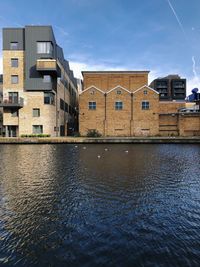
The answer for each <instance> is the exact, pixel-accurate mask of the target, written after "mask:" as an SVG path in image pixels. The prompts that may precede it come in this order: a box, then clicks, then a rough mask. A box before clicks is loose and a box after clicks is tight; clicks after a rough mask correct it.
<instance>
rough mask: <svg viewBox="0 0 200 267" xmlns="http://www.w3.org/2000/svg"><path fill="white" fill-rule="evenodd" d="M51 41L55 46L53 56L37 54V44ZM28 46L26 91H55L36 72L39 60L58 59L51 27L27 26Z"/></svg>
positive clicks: (51, 85) (54, 46)
mask: <svg viewBox="0 0 200 267" xmlns="http://www.w3.org/2000/svg"><path fill="white" fill-rule="evenodd" d="M38 41H47V42H48V41H50V42H52V44H53V53H52V54H50V55H49V54H37V42H38ZM25 44H26V52H25V55H26V81H25V88H26V90H50V89H55V88H52V87H53V83H54V84H56V83H55V82H53V83H52V84H48V83H46V84H45V83H44V82H43V75H42V74H41V73H40V72H38V71H37V70H36V62H37V59H40V58H50V57H51V58H55V59H56V41H55V37H54V34H53V30H52V27H51V26H26V27H25Z"/></svg>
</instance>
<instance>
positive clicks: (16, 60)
mask: <svg viewBox="0 0 200 267" xmlns="http://www.w3.org/2000/svg"><path fill="white" fill-rule="evenodd" d="M11 67H13V68H17V67H18V58H11Z"/></svg>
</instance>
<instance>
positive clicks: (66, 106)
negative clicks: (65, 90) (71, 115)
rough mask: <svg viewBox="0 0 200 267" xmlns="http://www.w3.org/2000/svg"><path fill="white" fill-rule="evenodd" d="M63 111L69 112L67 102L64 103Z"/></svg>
mask: <svg viewBox="0 0 200 267" xmlns="http://www.w3.org/2000/svg"><path fill="white" fill-rule="evenodd" d="M65 112H69V106H68V104H67V103H65Z"/></svg>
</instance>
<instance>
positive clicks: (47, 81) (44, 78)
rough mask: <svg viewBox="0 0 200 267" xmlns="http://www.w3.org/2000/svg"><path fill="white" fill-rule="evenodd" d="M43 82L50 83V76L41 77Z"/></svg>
mask: <svg viewBox="0 0 200 267" xmlns="http://www.w3.org/2000/svg"><path fill="white" fill-rule="evenodd" d="M43 82H44V83H50V82H51V75H44V76H43Z"/></svg>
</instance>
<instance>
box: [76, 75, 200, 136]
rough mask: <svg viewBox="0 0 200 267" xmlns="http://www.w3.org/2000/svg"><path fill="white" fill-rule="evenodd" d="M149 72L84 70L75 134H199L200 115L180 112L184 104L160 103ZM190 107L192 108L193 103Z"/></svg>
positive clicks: (176, 102)
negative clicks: (77, 125) (76, 131)
mask: <svg viewBox="0 0 200 267" xmlns="http://www.w3.org/2000/svg"><path fill="white" fill-rule="evenodd" d="M148 73H149V71H99V72H98V71H84V72H82V74H83V81H84V82H83V84H84V88H83V91H82V93H81V94H80V97H79V131H80V134H81V135H82V136H85V135H87V133H88V130H97V131H98V132H99V133H100V134H101V135H102V136H169V135H174V136H178V135H181V136H188V135H199V134H200V116H199V115H200V113H199V112H194V113H192V112H191V113H188V112H180V110H181V109H184V108H186V107H187V102H185V101H184V100H182V101H176V100H173V101H169V100H168V101H160V99H159V92H158V91H156V90H154V89H152V88H151V87H149V86H148V85H147V84H148ZM192 105H195V103H193V104H192Z"/></svg>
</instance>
